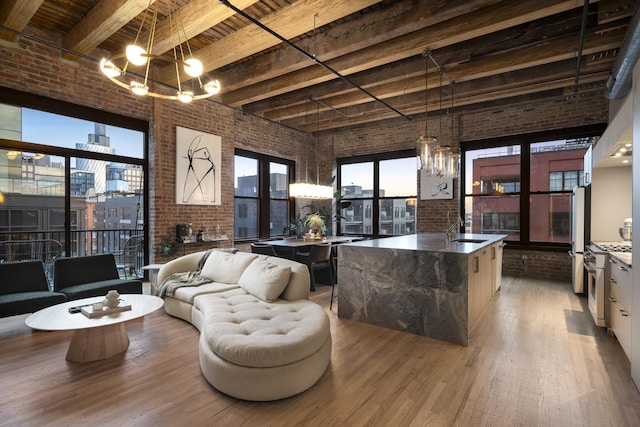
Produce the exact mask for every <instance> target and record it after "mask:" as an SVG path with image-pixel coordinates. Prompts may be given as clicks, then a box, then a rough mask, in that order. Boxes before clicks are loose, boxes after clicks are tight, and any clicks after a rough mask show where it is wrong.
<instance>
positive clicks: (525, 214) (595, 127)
mask: <svg viewBox="0 0 640 427" xmlns="http://www.w3.org/2000/svg"><path fill="white" fill-rule="evenodd" d="M606 127H607V125H606V123H598V124H592V125H585V126H575V127H567V128H563V129H554V130H549V131H540V132H531V133H524V134H519V135H509V136H503V137H497V138H490V139H484V140H475V141H461V143H460V150H461V156H460V189H461V191H460V198H459V200H458V203H459V209H460V212H461V213H462V217H463V218H465V217H466V212H465V199H466V197H468V196H471V195H472V193H471V192H467V189H466V188H465V182H466V152H467V151H473V150H480V149H488V148H500V147H504V146H514V145H519V146H520V192H519V193H517V194H519V195H520V212H519V213H520V240H519V241H509V242H508V245H507V247H508V248H510V249H527V250H544V251H558V252H560V251H566V250H567V249H568V248H570V247H571V244H570V243H558V242H540V241H533V242H532V241H531V236H530V228H529V227H530V224H531V215H530V214H531V212H530V210H529V208H530V204H531V201H530V198H531V196H532V195H544V194H561V193H571V191H567V190H561V191H557V190H554V191H542V192H540V191H535V192H533V191H531V176H530V172H531V145H532V144H535V143H540V142H546V141H553V140H556V139H557V140H561V139H579V138H589V137H598V136H601V135H602V133H603V132H604V130H605V129H606ZM513 194H516V193H509V194H507V196H508V195H513ZM463 231H464V227H463Z"/></svg>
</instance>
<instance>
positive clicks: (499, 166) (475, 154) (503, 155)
mask: <svg viewBox="0 0 640 427" xmlns="http://www.w3.org/2000/svg"><path fill="white" fill-rule="evenodd" d="M465 168H466V170H465V176H466V182H465V194H467V195H471V194H477V195H481V194H482V195H488V196H489V195H491V196H495V195H500V194H507V193H516V194H517V193H519V192H520V146H518V145H512V146H506V147H498V148H487V149H481V150H469V151H467V152H465Z"/></svg>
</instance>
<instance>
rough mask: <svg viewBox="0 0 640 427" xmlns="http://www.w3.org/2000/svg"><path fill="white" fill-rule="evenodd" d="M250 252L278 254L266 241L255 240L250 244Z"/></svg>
mask: <svg viewBox="0 0 640 427" xmlns="http://www.w3.org/2000/svg"><path fill="white" fill-rule="evenodd" d="M251 253H253V254H262V255H269V256H278V255H277V254H276V251H275V250H274V249H273V246H271V245H269V244H268V243H260V242H255V243H252V244H251Z"/></svg>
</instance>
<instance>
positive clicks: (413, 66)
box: [225, 13, 604, 117]
mask: <svg viewBox="0 0 640 427" xmlns="http://www.w3.org/2000/svg"><path fill="white" fill-rule="evenodd" d="M564 15H565V17H564V18H561V19H557V18H555V17H554V19H545V20H542V21H540V20H538V21H535V22H534V23H526V24H523V25H520V26H516V27H511V28H508V29H505V30H502V31H498V32H495V33H492V34H489V35H487V36H483V37H479V38H476V39H473V40H470V41H469V42H467V43H464V44H456V45H453V46H448V47H445V48H442V49H438V50H437V51H434V52H433V56H434V58H435V61H436V62H437V63H438V64H441V65H442V66H443V67H444V68H445V69H449V68H450V67H452V66H455V65H456V64H460V63H464V62H469V61H476V60H478V58H483V57H485V56H487V55H489V54H491V53H492V52H497V51H501V50H509V51H510V50H512V49H518V48H520V49H521V48H523V47H525V46H535V45H536V44H539V43H540V40H544V39H547V40H549V41H551V40H553V39H557V38H558V36H557V34H562V35H569V34H573V35H569V36H568V37H569V38H571V37H575V38H576V39H578V37H579V32H580V28H581V23H582V16H581V15H580V14H570V13H569V14H566V13H565V14H564ZM573 15H575V16H573ZM545 21H548V22H545ZM592 25H593V26H594V27H593V28H594V29H593V32H596V31H598V30H597V29H596V24H595V20H594V22H593V23H592ZM597 28H604V26H597ZM590 31H591V30H590ZM565 37H567V36H565ZM565 40H566V38H565ZM424 62H425V61H424V58H422V56H413V57H411V58H407V59H404V60H401V61H396V62H393V63H391V64H388V65H384V66H382V67H377V68H374V69H372V70H367V71H364V72H360V73H357V74H354V75H352V76H350V80H352V81H353V82H354V83H356V84H358V85H360V86H361V87H364V88H369V87H371V85H372V84H374V83H375V84H376V85H381V84H384V83H390V82H393V81H397V80H401V79H405V78H409V77H412V76H417V75H424V66H425V65H424ZM245 68H248V67H245ZM434 68H435V67H434ZM422 81H423V83H424V77H422ZM225 83H226V81H225ZM421 86H424V84H422V85H421ZM226 87H227V85H226V84H225V88H226ZM354 90H355V88H354V87H353V86H352V85H350V84H348V83H347V82H345V81H343V80H337V79H333V80H331V81H329V82H326V83H322V84H319V85H316V86H314V87H313V91H312V93H311V96H313V97H314V98H316V99H324V98H326V97H330V96H335V95H340V94H342V93H346V92H352V91H354ZM309 96H310V90H309V89H307V88H303V89H300V90H296V91H292V92H288V93H286V94H283V95H279V96H277V97H273V98H268V99H265V100H261V101H257V102H254V103H251V104H245V105H244V106H243V110H244V111H249V112H252V113H258V114H262V115H264V116H265V117H271V116H270V115H269V111H272V110H281V113H282V114H285V116H286V111H287V108H290V110H289V111H291V112H293V111H295V106H296V105H298V104H300V103H304V102H306V101H307V99H308V98H309ZM279 114H280V113H276V116H279Z"/></svg>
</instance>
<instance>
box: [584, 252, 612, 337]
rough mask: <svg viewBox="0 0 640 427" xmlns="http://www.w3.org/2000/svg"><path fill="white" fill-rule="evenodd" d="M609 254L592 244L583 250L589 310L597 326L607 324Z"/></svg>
mask: <svg viewBox="0 0 640 427" xmlns="http://www.w3.org/2000/svg"><path fill="white" fill-rule="evenodd" d="M608 260H609V255H608V254H607V253H606V252H605V251H602V250H601V249H599V248H597V247H595V246H594V245H590V246H587V247H586V248H585V251H584V262H583V263H584V268H585V270H586V271H587V298H588V300H589V311H590V312H591V316H592V317H593V321H594V322H595V323H596V325H597V326H602V327H608V326H609V304H608V302H609V270H608V269H609V263H608Z"/></svg>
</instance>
